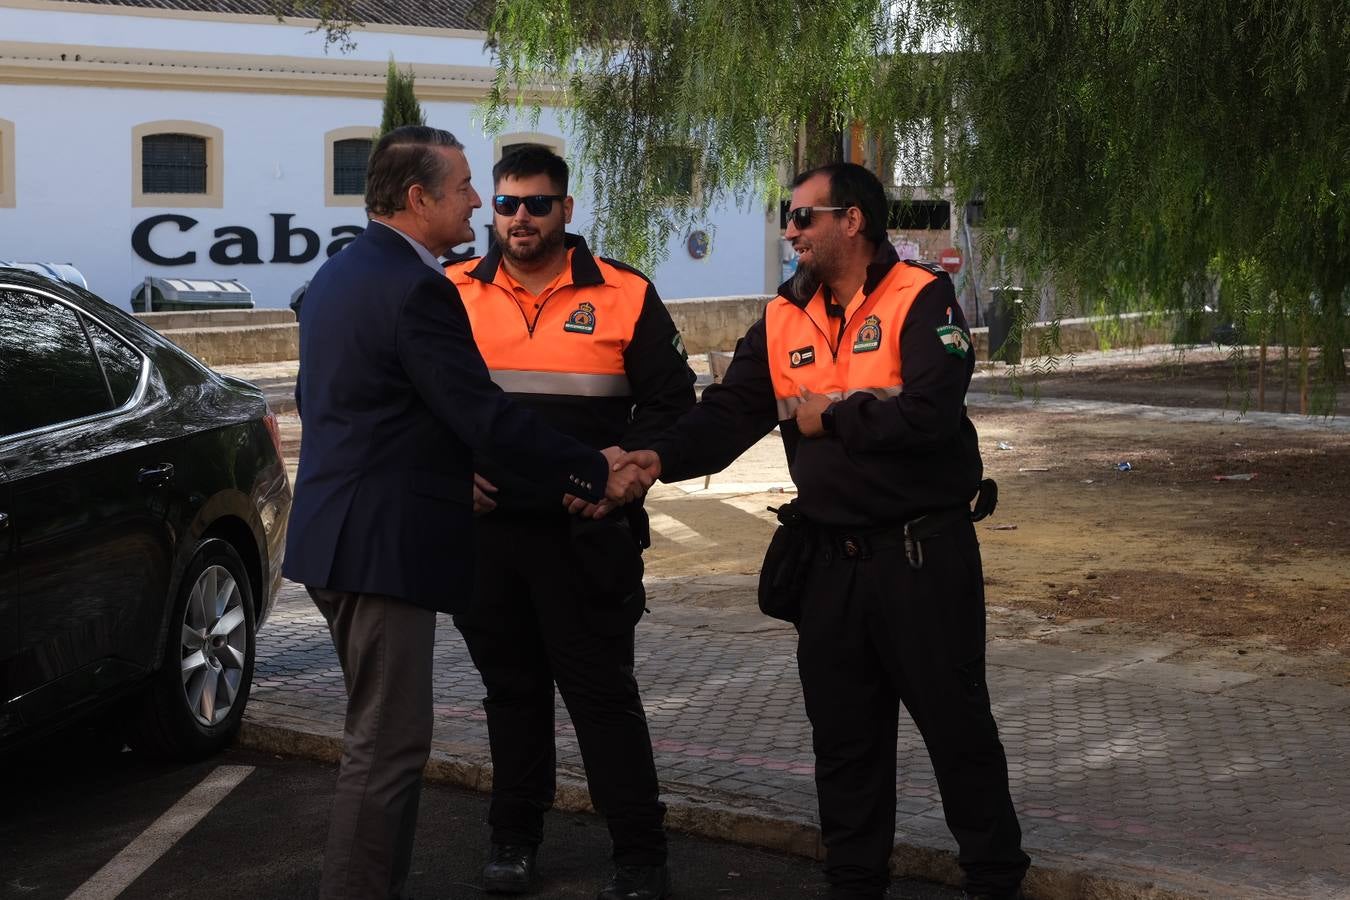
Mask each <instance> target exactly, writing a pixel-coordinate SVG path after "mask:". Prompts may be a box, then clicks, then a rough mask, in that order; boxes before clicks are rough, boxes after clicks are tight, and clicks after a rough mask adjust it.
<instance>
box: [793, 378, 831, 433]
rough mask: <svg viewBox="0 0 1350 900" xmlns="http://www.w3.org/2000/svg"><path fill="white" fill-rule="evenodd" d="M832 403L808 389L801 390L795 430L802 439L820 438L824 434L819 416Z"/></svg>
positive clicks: (823, 395) (822, 395)
mask: <svg viewBox="0 0 1350 900" xmlns="http://www.w3.org/2000/svg"><path fill="white" fill-rule="evenodd" d="M833 402H834V401H833V400H831V399H830V398H829V397H828V396H826V395H825V394H813V393H811V390H810V389H809V388H802V402H801V405H799V406H798V407H797V412H796V416H797V429H798V430H799V431H800V432H801V433H802V437H820V436H821V435H823V434H824V433H825V426H824V425H823V424H821V421H820V414H821V413H823V412H824V411H825V410H826V409H828V408H829V406H830V404H831V403H833Z"/></svg>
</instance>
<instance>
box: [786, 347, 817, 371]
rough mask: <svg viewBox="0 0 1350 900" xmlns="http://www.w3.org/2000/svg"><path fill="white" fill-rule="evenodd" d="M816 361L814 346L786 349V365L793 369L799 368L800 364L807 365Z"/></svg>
mask: <svg viewBox="0 0 1350 900" xmlns="http://www.w3.org/2000/svg"><path fill="white" fill-rule="evenodd" d="M815 361H816V348H815V347H800V348H798V349H796V350H789V351H788V365H790V366H792V368H794V369H800V368H801V367H802V366H809V365H811V363H813V362H815Z"/></svg>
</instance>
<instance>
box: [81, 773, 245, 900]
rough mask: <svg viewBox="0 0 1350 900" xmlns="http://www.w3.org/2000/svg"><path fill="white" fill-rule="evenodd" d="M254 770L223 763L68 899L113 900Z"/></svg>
mask: <svg viewBox="0 0 1350 900" xmlns="http://www.w3.org/2000/svg"><path fill="white" fill-rule="evenodd" d="M252 771H253V766H221V767H220V768H218V769H216V770H215V771H213V772H212V773H211V774H210V775H207V776H206V778H204V779H202V781H201V783H200V784H198V785H197V786H196V787H195V788H193V789H192V790H190V791H188V792H187V794H186V795H184V796H183V798H182V799H181V800H179V801H178V802H177V803H175V804H174V805H173V806H172V807H170V808H169V810H168V812H166V813H164V815H162V816H160V817H159V818H158V819H156V820H155V821H154V822H152V823H150V827H149V828H147V829H145V830H144V831H142V832H141V833H140V834H139V835H138V836H137V837H136V839H135V840H134V841H132V842H131V843H130V844H127V846H126V847H125V848H124V849H123V850H122V852H121V853H119V854H117V855H116V856H114V857H113V858H112V859H110V860H108V862H107V864H106V865H104V867H103V868H101V869H99V870H98V871H97V872H95V873H94V875H93V877H92V878H90V879H89V880H88V881H86V882H85V883H84V884H82V885H80V886H79V887H78V888H77V889H76V890H75V893H73V894H71V895H70V897H69V898H68V900H113V898H114V897H116V896H117V895H119V894H121V893H122V892H123V891H124V890H126V889H127V888H128V887H129V886H130V885H131V883H132V882H133V881H135V880H136V879H137V878H139V877H140V875H141V873H143V872H144V871H145V870H146V869H148V868H150V867H151V866H152V865H154V863H155V860H157V859H159V858H160V857H161V856H163V855H164V854H165V853H166V852H168V850H169V848H170V847H172V846H173V845H174V844H176V843H178V840H179V838H181V837H182V836H183V835H185V834H187V833H188V832H189V831H191V830H192V828H193V826H194V825H196V824H197V823H198V822H200V821H201V820H202V819H203V818H205V816H206V814H207V813H209V812H210V811H211V809H212V808H213V807H214V806H215V805H216V804H217V803H219V802H220V801H221V800H224V799H225V795H226V794H228V793H229V792H230V791H232V790H234V789H235V788H236V787H237V786H238V785H239V783H240V782H241V781H243V780H244V779H245V778H247V777H248V774H249V773H250V772H252Z"/></svg>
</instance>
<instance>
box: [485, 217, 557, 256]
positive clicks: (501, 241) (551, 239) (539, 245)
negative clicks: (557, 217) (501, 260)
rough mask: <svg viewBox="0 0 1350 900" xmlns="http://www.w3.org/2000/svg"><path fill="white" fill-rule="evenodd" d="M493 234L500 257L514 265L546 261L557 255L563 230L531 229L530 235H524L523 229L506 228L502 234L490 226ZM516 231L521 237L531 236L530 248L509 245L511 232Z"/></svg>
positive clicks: (498, 229)
mask: <svg viewBox="0 0 1350 900" xmlns="http://www.w3.org/2000/svg"><path fill="white" fill-rule="evenodd" d="M492 230H493V233H494V234H496V236H497V246H498V247H500V248H501V250H502V256H505V257H506V258H507V259H509V260H511V261H512V262H514V263H523V264H525V265H529V264H530V263H534V262H538V261H539V260H541V259H547V258H548V257H549V256H551V255H553V254H555V253H557V252H558V251H559V250H560V249H562V246H563V240H564V234H563V232H564V229H563V226H562V225H559V226H558V227H557V228H531V229H530V230H529V231H530V235H527V234H526V231H525V230H524V229H516V228H514V227H512V228H508V229H507V230H506V231H505V232H503V231H502V230H501V229H500V228H498V227H497V226H496V225H493V226H492ZM513 230H515V231H518V233H519V234H521V235H522V236H531V235H532V236H533V237H534V239H535V240H534V243H533V244H532V245H530V246H526V247H521V246H519V245H513V244H512V243H511V232H512V231H513Z"/></svg>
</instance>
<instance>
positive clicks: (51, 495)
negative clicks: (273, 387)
mask: <svg viewBox="0 0 1350 900" xmlns="http://www.w3.org/2000/svg"><path fill="white" fill-rule="evenodd" d="M290 505H291V489H290V484H289V483H288V481H287V477H286V469H285V466H284V464H283V462H282V459H281V452H280V440H279V437H278V433H277V425H276V419H275V418H274V417H273V415H272V414H271V412H270V411H269V410H268V408H267V404H266V403H265V402H264V400H263V395H262V393H261V392H260V391H259V390H258V389H257V388H255V387H253V386H252V385H250V384H248V383H247V382H243V381H239V380H237V379H234V378H229V377H226V376H223V375H220V374H217V373H215V372H213V371H211V370H210V369H208V368H206V367H205V366H203V365H202V364H201V363H199V362H197V361H196V360H195V359H193V358H192V357H191V356H189V355H188V354H186V353H184V352H183V351H181V350H179V349H178V348H177V347H175V346H174V345H173V344H171V343H169V342H168V341H167V340H165V339H164V338H162V337H161V336H160V335H159V334H157V333H156V332H154V331H152V330H151V329H150V328H148V327H146V326H144V325H143V324H141V323H140V322H139V321H138V320H136V319H135V318H133V317H132V316H130V315H128V314H127V313H124V312H122V311H120V310H118V309H116V308H114V307H112V306H110V305H108V304H107V303H104V302H103V301H102V300H99V299H98V298H97V297H95V296H94V295H92V294H90V293H89V292H88V291H85V290H83V289H81V288H79V287H77V286H75V285H71V284H67V283H63V282H58V281H55V280H51V279H48V278H44V277H42V276H40V275H33V274H30V273H27V272H24V271H21V270H18V269H7V268H0V748H4V747H7V746H13V745H15V744H17V743H19V742H22V741H23V740H25V739H26V738H29V737H34V736H36V735H38V734H41V733H43V732H46V731H49V730H51V729H54V728H56V727H57V726H60V725H63V724H65V723H68V722H70V721H72V720H73V719H75V718H77V717H80V716H82V715H85V714H92V713H98V714H99V715H98V718H97V721H100V722H104V721H107V722H109V723H110V724H113V725H116V726H120V727H122V728H123V729H124V731H125V736H126V740H127V741H128V743H130V744H131V746H132V747H133V748H135V749H137V750H141V751H144V752H147V753H150V754H153V755H156V756H165V757H176V758H191V757H195V756H201V755H205V754H207V753H210V752H212V751H214V750H216V749H218V748H219V747H221V746H222V745H223V744H224V743H226V742H227V741H229V740H230V738H231V737H232V736H233V735H234V733H235V731H236V730H237V729H238V727H239V720H240V717H241V716H242V715H243V711H244V704H245V702H246V701H247V700H248V694H249V686H250V683H251V681H252V677H253V651H254V634H255V632H256V629H257V627H258V625H259V623H261V622H262V621H263V620H264V619H265V618H266V616H267V614H268V612H269V611H270V609H271V605H272V601H273V598H274V597H275V596H276V590H277V586H278V584H279V583H280V580H281V554H282V548H283V547H284V546H285V543H286V540H285V538H286V534H285V532H286V518H287V515H288V513H289V511H290Z"/></svg>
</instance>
